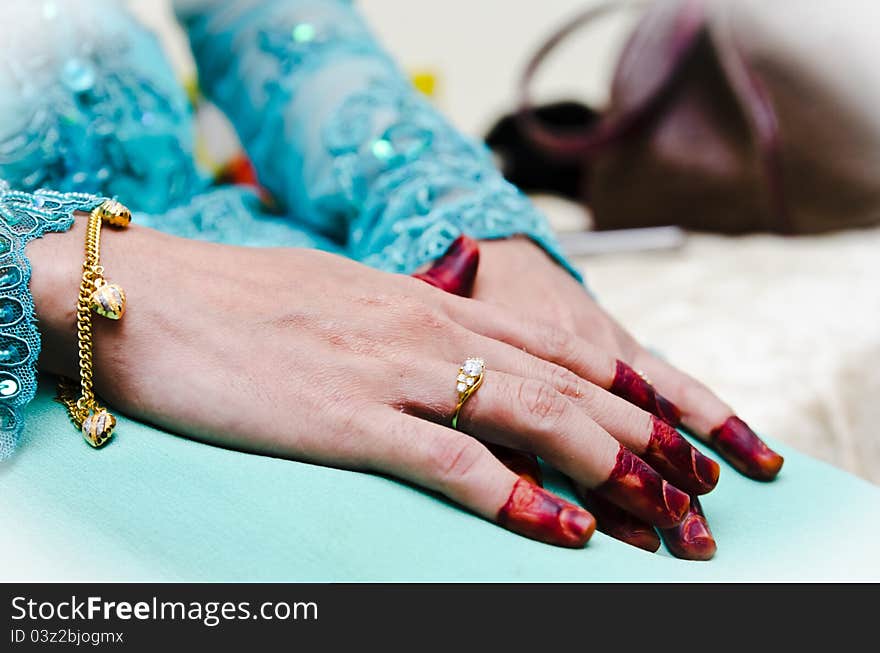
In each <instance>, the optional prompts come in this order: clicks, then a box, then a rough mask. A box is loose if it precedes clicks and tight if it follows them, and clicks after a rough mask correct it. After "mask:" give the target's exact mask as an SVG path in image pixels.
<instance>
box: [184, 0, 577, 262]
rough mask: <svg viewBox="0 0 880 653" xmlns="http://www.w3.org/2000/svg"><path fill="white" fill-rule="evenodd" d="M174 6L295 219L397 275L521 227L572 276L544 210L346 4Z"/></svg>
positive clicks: (277, 0) (307, 0)
mask: <svg viewBox="0 0 880 653" xmlns="http://www.w3.org/2000/svg"><path fill="white" fill-rule="evenodd" d="M178 14H179V15H180V17H181V19H182V22H183V24H184V25H185V27H186V29H187V31H188V33H189V36H190V41H191V44H192V48H193V52H194V54H195V58H196V62H197V64H198V68H199V73H200V77H201V83H202V87H203V88H204V89H205V92H206V93H207V94H208V96H209V97H211V98H212V99H213V100H214V101H215V102H216V103H217V104H218V105H219V106H220V107H221V109H223V110H224V111H225V112H226V113H227V115H228V116H229V117H230V118H231V120H232V122H233V124H234V125H235V127H236V129H237V131H238V133H239V136H240V137H241V140H242V142H243V143H244V145H245V147H246V148H247V150H248V153H249V155H250V156H251V158H252V160H253V162H254V164H255V167H256V168H257V171H258V174H259V177H260V180H261V182H262V183H263V184H265V185H266V187H267V188H268V189H269V190H270V191H271V192H272V193H273V194H274V195H275V196H276V197H277V198H278V199H279V200H280V201H281V202H282V204H283V205H284V208H285V210H286V211H287V212H288V213H289V214H291V215H292V216H294V219H295V220H299V221H303V222H305V223H307V224H308V225H309V226H311V227H312V228H315V229H317V230H319V231H321V232H322V233H324V234H325V235H326V236H328V237H330V238H332V239H334V240H336V241H339V242H342V243H344V244H345V247H346V248H347V252H348V253H349V254H350V255H351V256H352V257H354V258H356V259H359V260H361V261H364V262H366V263H368V264H371V265H374V266H376V267H380V268H382V269H386V270H389V271H394V272H405V273H409V272H412V271H413V270H415V269H416V268H417V267H419V266H420V265H422V264H423V263H426V262H428V261H430V260H432V259H434V258H436V257H438V256H439V255H441V254H442V253H443V252H445V251H446V249H447V247H448V246H449V244H450V243H451V242H452V241H453V240H454V239H455V238H456V237H457V236H458V235H459V234H461V233H466V234H468V235H470V236H472V237H474V238H480V239H485V238H503V237H507V236H511V235H514V234H523V235H526V236H528V237H530V238H532V239H533V240H534V241H536V242H537V243H539V244H540V245H541V246H542V247H544V248H545V249H546V250H547V251H548V252H549V253H550V254H551V255H552V256H554V257H555V258H556V259H557V260H558V261H559V262H560V263H562V264H563V265H565V266H566V267H567V268H568V269H569V270H571V272H572V274H574V275H575V276H578V274H577V272H576V271H575V270H574V269H573V268H571V266H569V265H568V263H567V262H566V261H565V259H564V258H563V257H562V255H561V254H560V251H559V248H558V246H557V244H556V241H555V239H554V237H553V235H552V233H551V230H550V228H549V226H548V224H547V221H546V220H545V218H544V217H543V216H542V215H541V214H540V213H539V212H538V211H537V210H536V209H535V208H534V207H533V206H532V204H531V203H530V202H529V201H528V199H527V198H525V197H524V196H523V195H522V194H521V193H520V192H519V191H518V190H517V189H516V188H514V187H513V186H511V185H510V184H508V183H507V182H506V181H505V180H504V179H503V178H502V176H501V175H500V173H499V172H498V171H497V170H496V169H495V167H494V165H493V164H492V160H491V158H490V156H489V154H488V151H487V150H486V149H485V147H484V146H482V144H478V143H476V142H474V141H472V140H470V139H468V138H466V137H464V136H463V135H462V134H461V133H459V132H458V131H457V130H456V129H454V128H453V127H452V126H451V125H450V124H449V123H448V122H447V121H446V120H445V119H444V118H443V117H442V116H441V115H440V114H439V113H438V112H437V111H436V110H435V109H434V108H433V107H432V106H431V105H430V103H429V102H427V101H426V100H425V99H424V98H423V97H422V96H421V95H420V94H419V93H417V92H416V91H415V90H414V89H413V88H412V86H411V85H410V84H409V82H408V81H407V80H406V78H405V76H404V75H402V74H401V72H400V71H399V70H398V68H397V67H396V66H395V64H394V63H393V62H392V61H391V60H390V59H389V57H388V56H387V55H386V54H385V53H384V52H383V51H382V49H381V48H380V47H379V45H378V44H377V43H376V41H375V39H374V38H373V36H372V35H371V34H370V32H369V30H368V28H367V27H366V25H365V24H364V22H363V21H362V19H361V18H360V16H359V15H358V14H357V13H356V11H355V10H354V9H353V8H352V6H351V5H350V4H349V3H348V2H344V1H341V0H239V1H236V2H228V3H227V2H216V1H214V0H178ZM578 278H579V277H578Z"/></svg>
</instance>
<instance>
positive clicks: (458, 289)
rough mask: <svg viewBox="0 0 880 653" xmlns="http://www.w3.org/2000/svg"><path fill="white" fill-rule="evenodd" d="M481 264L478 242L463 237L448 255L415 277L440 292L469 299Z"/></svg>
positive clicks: (451, 247) (457, 240)
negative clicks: (443, 291) (438, 289)
mask: <svg viewBox="0 0 880 653" xmlns="http://www.w3.org/2000/svg"><path fill="white" fill-rule="evenodd" d="M479 264H480V248H479V246H478V245H477V241H475V240H474V239H473V238H468V237H467V236H464V235H462V236H459V237H458V238H456V239H455V241H454V242H453V243H452V245H450V246H449V249H447V250H446V253H445V254H444V255H443V256H442V257H440V258H439V259H437V260H436V261H435V262H434V264H433V265H432V266H431V267H430V268H428V269H427V270H425V271H424V272H417V273H416V274H414V275H413V276H414V277H415V278H416V279H421V280H422V281H425V282H427V283H429V284H431V285H432V286H434V287H435V288H440V290H445V291H446V292H450V293H452V294H454V295H461V296H462V297H469V296H470V294H471V290H472V289H473V287H474V279H475V278H476V276H477V267H478V266H479Z"/></svg>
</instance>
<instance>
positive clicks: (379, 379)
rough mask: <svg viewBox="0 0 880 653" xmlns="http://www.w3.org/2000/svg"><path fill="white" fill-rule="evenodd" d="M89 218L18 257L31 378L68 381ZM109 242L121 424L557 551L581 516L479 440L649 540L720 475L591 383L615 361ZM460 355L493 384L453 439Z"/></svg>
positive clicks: (209, 261) (429, 306) (288, 254)
mask: <svg viewBox="0 0 880 653" xmlns="http://www.w3.org/2000/svg"><path fill="white" fill-rule="evenodd" d="M83 222H84V221H82V220H78V221H77V223H78V224H77V225H76V226H75V228H74V229H73V230H72V231H71V232H69V233H67V234H64V235H56V236H47V237H46V238H43V239H41V240H39V241H34V242H33V243H31V244H30V245H29V247H28V254H29V256H30V258H31V261H32V265H33V269H34V273H33V278H32V284H31V288H32V291H33V294H34V299H35V303H36V306H37V312H38V315H39V318H40V322H41V325H42V327H43V338H44V349H43V354H42V356H41V360H40V364H41V367H42V369H44V370H47V371H50V372H54V373H60V374H66V375H69V376H75V375H76V359H75V351H76V347H75V330H74V317H75V316H74V310H73V306H74V303H75V298H76V293H77V287H78V279H79V268H80V259H81V256H82V254H81V248H82V243H83V227H84V225H83V224H82V223H83ZM102 244H103V246H102V259H103V263H104V266H105V268H106V270H107V278H108V280H109V281H112V282H114V283H118V284H120V285H121V286H122V287H123V288H124V289H125V291H126V295H127V299H128V301H127V306H128V308H127V312H126V315H125V317H124V318H123V319H122V320H120V321H119V322H111V321H109V320H102V319H99V318H95V320H94V327H95V361H96V384H97V385H96V387H97V391H98V393H99V394H100V395H101V396H102V398H104V399H106V400H107V401H108V402H109V403H110V404H112V405H113V406H115V407H117V408H119V409H121V410H123V411H124V412H126V413H127V414H129V415H131V416H133V417H136V418H139V419H142V420H145V421H148V422H152V423H154V424H157V425H160V426H162V427H165V428H168V429H171V430H174V431H177V432H180V433H183V434H186V435H189V436H191V437H194V438H197V439H200V440H204V441H206V442H211V443H214V444H219V445H222V446H227V447H231V448H237V449H243V450H248V451H254V452H259V453H263V454H268V455H273V456H280V457H288V458H294V459H297V460H304V461H311V462H317V463H321V464H327V465H332V466H337V467H345V468H351V469H361V470H371V471H376V472H382V473H388V474H392V475H395V476H397V477H400V478H403V479H407V480H409V481H412V482H414V483H417V484H420V485H423V486H425V487H427V488H430V489H432V490H435V491H437V492H440V493H442V494H444V495H446V496H447V497H449V498H450V499H452V500H454V501H457V502H459V503H460V504H462V505H464V506H466V507H467V508H469V509H470V510H472V511H474V512H475V513H477V514H479V515H481V516H483V517H485V518H486V519H490V520H493V521H495V522H497V523H499V524H501V525H502V526H505V527H507V528H509V529H510V530H513V531H516V532H519V533H522V534H525V535H527V536H529V537H533V538H535V539H539V540H543V541H546V542H551V543H554V544H559V545H564V546H581V545H583V544H584V542H586V540H587V539H588V538H589V537H590V535H591V534H592V532H593V528H594V525H595V521H594V519H593V517H592V516H591V515H590V514H589V513H588V512H586V511H584V510H583V509H581V508H580V507H577V506H574V505H572V504H570V503H568V502H566V501H564V500H563V499H561V498H559V497H557V496H555V495H553V494H551V493H549V492H547V491H545V490H543V489H541V488H539V487H538V486H536V485H534V484H533V483H530V482H528V481H526V480H524V479H521V478H520V477H518V476H517V475H516V474H514V473H513V472H512V471H510V470H509V469H507V468H506V467H505V466H504V465H503V464H501V463H500V462H499V461H498V459H497V458H495V457H494V456H493V455H491V453H490V452H489V450H488V449H487V448H486V446H484V445H483V444H481V442H480V441H483V442H487V443H490V444H493V445H502V446H505V447H509V448H513V449H517V450H524V451H532V452H535V453H537V454H538V455H540V456H541V457H542V458H543V459H544V460H546V461H548V462H549V463H550V464H552V465H554V466H556V467H558V468H559V469H560V470H562V471H563V472H564V473H566V474H567V475H568V476H570V477H571V478H573V479H575V481H576V482H577V483H579V484H580V485H582V486H584V487H586V488H589V489H590V490H591V491H593V492H594V493H595V494H596V495H597V496H601V497H603V498H604V499H605V500H606V501H609V502H611V503H612V504H613V505H616V506H618V507H620V508H623V509H625V510H627V511H628V512H629V513H630V514H633V515H636V516H637V517H638V518H639V519H641V520H643V521H644V522H645V523H649V524H651V525H653V526H657V527H660V528H671V527H675V526H676V525H677V524H679V523H681V521H682V519H683V518H684V516H685V514H686V513H687V512H688V510H689V503H690V502H689V499H688V493H691V494H695V493H702V492H706V491H708V490H710V489H711V488H712V487H713V486H714V484H715V482H716V481H717V472H718V468H717V465H716V464H715V463H714V462H712V461H710V460H708V459H706V458H704V457H703V456H702V455H701V454H699V453H698V452H696V451H695V450H693V449H692V448H691V447H690V445H689V444H687V442H686V441H685V440H684V439H683V438H681V436H679V435H678V434H677V433H676V432H675V431H674V429H672V428H671V427H669V426H668V425H665V424H664V423H663V422H661V421H660V420H657V419H654V418H652V417H651V416H650V415H648V414H647V413H645V412H643V411H642V410H640V409H638V408H636V407H634V406H633V405H631V404H630V403H628V402H626V401H624V400H622V399H620V398H618V397H615V396H614V395H612V394H611V393H609V392H607V391H605V390H604V389H603V387H608V385H609V383H610V382H611V379H612V378H613V376H614V373H615V365H616V361H615V359H614V358H613V357H612V356H609V355H607V354H606V353H605V352H604V351H602V350H601V349H599V348H597V347H595V346H594V345H592V344H590V343H588V342H586V341H582V340H580V339H579V338H577V337H576V336H574V335H573V334H571V333H570V332H568V331H564V330H561V329H555V328H553V327H549V326H546V325H544V324H543V323H541V322H538V321H534V320H530V319H529V318H524V317H522V316H520V315H519V314H517V313H516V312H514V311H510V310H507V309H504V308H498V307H492V306H489V305H487V304H485V303H482V302H478V301H474V300H469V299H463V298H460V297H455V296H453V295H450V294H448V293H445V292H443V291H440V290H437V289H435V288H432V287H431V286H429V285H428V284H425V283H423V282H421V281H418V280H416V279H412V278H408V277H404V276H399V275H389V274H386V273H382V272H378V271H375V270H372V269H369V268H366V267H364V266H362V265H359V264H357V263H353V262H351V261H348V260H346V259H343V258H340V257H336V256H332V255H329V254H325V253H321V252H317V251H311V250H282V249H248V248H239V247H229V246H223V245H215V244H210V243H204V242H198V241H191V240H182V239H178V238H174V237H170V236H167V235H163V234H161V233H158V232H155V231H152V230H148V229H143V228H138V227H135V226H132V227H131V228H129V229H128V230H126V231H125V232H124V233H119V232H115V231H113V230H111V229H106V230H105V231H104V235H103V237H102ZM526 351H528V352H531V353H525V352H526ZM469 356H482V357H483V358H485V359H486V361H487V372H486V377H485V382H484V384H483V386H482V387H481V388H480V389H479V391H478V392H476V393H475V394H474V395H473V396H472V398H471V399H470V400H469V401H468V402H467V404H466V405H465V406H464V409H463V410H462V413H461V419H460V422H459V426H460V428H461V429H462V431H464V432H460V431H456V430H452V429H451V428H448V426H447V425H448V424H449V420H450V417H451V415H452V412H453V410H454V407H455V403H456V400H457V395H456V392H455V383H456V376H457V375H458V372H459V365H460V364H461V363H462V361H463V360H464V359H465V358H467V357H469ZM658 429H659V430H662V431H663V433H664V436H663V438H662V442H663V444H662V446H661V447H660V448H657V447H654V446H653V445H651V443H652V442H656V440H657V438H656V433H657V431H658ZM468 434H470V435H468ZM119 435H120V437H124V434H122V433H120V434H119ZM470 436H474V437H470ZM476 438H478V439H479V441H478V439H476ZM111 446H112V445H111ZM640 456H641V457H640ZM642 457H643V458H644V460H643V459H642ZM646 461H647V463H650V465H651V466H649V464H647V463H646ZM655 469H656V470H657V471H655ZM658 472H659V473H658ZM661 474H662V476H661ZM672 483H674V484H675V485H673V484H672ZM676 486H677V487H676ZM679 488H681V489H679ZM391 518H393V515H392V516H391Z"/></svg>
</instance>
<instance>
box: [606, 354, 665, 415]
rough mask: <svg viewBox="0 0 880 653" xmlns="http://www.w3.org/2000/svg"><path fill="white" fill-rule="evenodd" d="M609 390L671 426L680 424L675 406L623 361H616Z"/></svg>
mask: <svg viewBox="0 0 880 653" xmlns="http://www.w3.org/2000/svg"><path fill="white" fill-rule="evenodd" d="M610 390H611V392H612V393H613V394H616V395H617V396H618V397H621V398H622V399H626V400H627V401H629V402H630V403H632V404H635V405H636V406H638V407H639V408H641V409H642V410H646V411H648V412H649V413H651V414H652V415H656V416H657V417H659V418H660V419H662V420H664V421H666V422H668V423H669V424H672V425H673V426H677V425H678V424H679V423H680V422H681V411H679V410H678V408H677V407H676V406H675V404H673V403H672V402H671V401H669V400H668V399H667V398H666V397H663V396H662V395H660V394H659V393H658V392H657V390H656V389H655V388H654V386H653V385H651V384H650V383H648V382H647V381H646V380H645V379H644V378H642V376H641V375H640V374H639V373H638V372H636V371H635V370H634V369H633V368H631V367H630V366H629V365H627V364H626V363H624V362H623V361H620V360H619V361H617V367H616V369H615V371H614V380H613V381H612V382H611V388H610Z"/></svg>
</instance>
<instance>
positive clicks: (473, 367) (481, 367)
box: [452, 358, 486, 429]
mask: <svg viewBox="0 0 880 653" xmlns="http://www.w3.org/2000/svg"><path fill="white" fill-rule="evenodd" d="M485 369H486V363H485V361H484V360H483V359H482V358H468V359H467V360H465V362H464V363H462V365H461V367H460V368H458V376H457V377H456V379H455V381H456V384H455V389H456V390H457V391H458V403H457V404H456V406H455V411H454V412H453V414H452V428H454V429H457V428H458V416H459V414H460V413H461V407H462V406H464V403H465V402H466V401H467V400H468V399H469V398H470V396H471V395H472V394H474V393H475V392H476V391H477V389H478V388H479V387H480V384H482V382H483V372H484V371H485Z"/></svg>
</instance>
